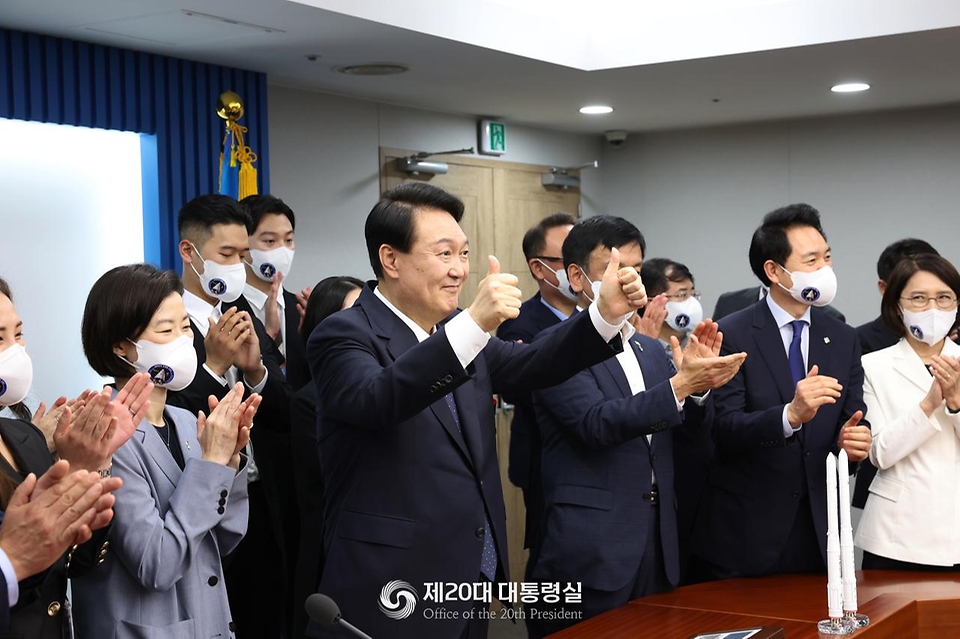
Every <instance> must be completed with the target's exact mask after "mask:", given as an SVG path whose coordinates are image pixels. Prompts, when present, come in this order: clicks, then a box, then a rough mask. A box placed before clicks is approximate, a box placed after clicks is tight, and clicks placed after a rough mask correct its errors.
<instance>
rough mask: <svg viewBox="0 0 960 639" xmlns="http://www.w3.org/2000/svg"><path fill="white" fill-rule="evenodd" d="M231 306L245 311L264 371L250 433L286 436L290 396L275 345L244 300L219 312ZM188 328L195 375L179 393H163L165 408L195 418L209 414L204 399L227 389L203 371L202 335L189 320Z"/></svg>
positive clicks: (288, 426)
mask: <svg viewBox="0 0 960 639" xmlns="http://www.w3.org/2000/svg"><path fill="white" fill-rule="evenodd" d="M231 306H235V307H237V310H239V311H246V312H247V313H248V314H249V315H250V319H251V320H252V321H253V327H254V330H255V331H256V332H257V337H258V338H259V340H260V355H261V358H262V359H263V365H264V366H265V367H266V369H267V383H266V385H265V386H264V387H263V392H262V393H260V395H261V396H262V397H263V401H262V402H261V404H260V408H259V410H258V411H257V419H256V425H257V426H258V427H259V428H255V429H254V430H253V433H257V431H258V430H259V431H261V432H262V430H264V429H269V430H274V431H279V432H289V430H290V398H291V397H292V395H293V392H292V390H291V388H290V384H288V383H287V380H286V377H285V376H284V374H283V371H281V370H280V361H281V358H280V352H279V351H278V350H277V345H276V344H274V342H273V340H272V339H270V336H269V335H267V331H266V330H265V329H264V327H263V324H262V323H261V322H260V320H258V319H257V317H256V315H255V314H254V312H253V309H252V308H250V303H249V302H247V300H246V298H244V297H243V296H242V295H241V296H240V297H238V298H237V299H236V300H235V301H233V302H230V303H229V304H227V303H223V305H222V308H223V309H224V310H227V309H229V308H230V307H231ZM190 327H191V328H192V329H193V347H194V349H195V350H196V351H197V374H196V376H195V377H194V378H193V381H192V382H191V383H190V385H189V386H187V387H186V388H184V389H183V390H182V391H176V392H168V393H167V405H168V406H177V407H179V408H184V409H186V410H188V411H190V412H191V413H193V414H194V415H196V414H197V413H198V412H199V411H201V410H202V411H203V412H204V413H207V412H208V411H209V408H208V404H207V397H209V396H210V395H213V396H215V397H217V398H218V399H222V398H223V396H224V395H226V394H227V391H229V390H230V388H229V385H228V386H224V385H223V384H221V383H220V381H219V380H218V379H217V378H215V377H214V376H213V375H211V374H210V373H209V372H208V371H207V369H206V368H204V367H203V364H204V362H206V361H207V348H206V346H205V345H204V342H203V340H204V338H205V337H206V335H204V334H203V333H201V332H200V329H199V327H197V325H196V324H194V323H193V320H190ZM252 437H254V438H256V434H253V435H252ZM254 444H255V445H256V441H254Z"/></svg>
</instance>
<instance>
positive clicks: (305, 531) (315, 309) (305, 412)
mask: <svg viewBox="0 0 960 639" xmlns="http://www.w3.org/2000/svg"><path fill="white" fill-rule="evenodd" d="M362 288H363V282H361V281H360V280H358V279H357V278H355V277H348V276H346V275H334V276H331V277H326V278H324V279H322V280H320V282H319V283H318V284H317V285H316V286H314V287H313V292H312V293H310V299H309V301H308V302H307V310H306V312H305V313H304V315H303V323H302V324H301V325H300V336H301V337H302V338H303V343H304V344H306V343H307V341H308V340H309V339H310V333H312V332H313V329H315V328H316V327H317V325H318V324H320V322H322V321H323V320H325V319H326V318H327V317H329V316H330V315H333V314H334V313H336V312H337V311H341V310H343V309H345V308H350V307H351V306H353V303H354V302H356V301H357V297H359V296H360V289H362ZM290 421H291V423H290V443H291V447H292V449H293V478H294V490H295V492H296V494H297V507H298V509H299V511H300V548H299V551H298V554H297V567H296V571H295V573H294V595H293V596H294V601H296V602H303V601H305V600H306V599H307V597H309V596H310V595H312V594H313V593H315V592H316V591H317V584H318V583H320V571H321V569H322V568H323V560H322V557H321V552H320V551H321V548H320V546H321V544H322V540H323V504H324V496H323V475H322V474H321V472H320V450H319V449H318V448H317V400H316V389H315V388H314V385H313V382H310V383H308V384H306V385H305V386H304V387H303V388H301V389H300V390H299V391H298V392H297V394H296V395H294V397H293V400H292V401H291V405H290ZM293 626H294V632H293V636H294V637H303V636H304V634H305V633H306V629H307V614H306V611H305V610H304V608H303V606H302V605H297V606H295V609H294V620H293Z"/></svg>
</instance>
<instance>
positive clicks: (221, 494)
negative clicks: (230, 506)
mask: <svg viewBox="0 0 960 639" xmlns="http://www.w3.org/2000/svg"><path fill="white" fill-rule="evenodd" d="M220 498H221V499H226V498H227V491H225V490H221V491H220Z"/></svg>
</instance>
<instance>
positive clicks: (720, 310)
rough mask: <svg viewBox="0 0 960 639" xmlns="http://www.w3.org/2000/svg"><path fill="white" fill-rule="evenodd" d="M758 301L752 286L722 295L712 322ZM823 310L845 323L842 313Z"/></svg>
mask: <svg viewBox="0 0 960 639" xmlns="http://www.w3.org/2000/svg"><path fill="white" fill-rule="evenodd" d="M759 299H760V287H759V286H752V287H750V288H742V289H740V290H738V291H730V292H728V293H723V294H722V295H721V296H720V298H719V299H718V300H717V306H716V307H715V308H714V309H713V321H715V322H717V321H720V318H721V317H726V316H727V315H733V314H734V313H736V312H737V311H742V310H743V309H745V308H748V307H750V306H753V305H754V304H756V303H757V300H759ZM823 310H824V311H826V312H827V314H828V315H830V316H832V317H834V318H835V319H838V320H840V321H841V322H846V321H847V318H846V317H845V316H844V315H843V313H841V312H840V311H838V310H837V309H835V308H834V307H832V306H829V305H827V306H824V307H823Z"/></svg>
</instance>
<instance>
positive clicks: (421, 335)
mask: <svg viewBox="0 0 960 639" xmlns="http://www.w3.org/2000/svg"><path fill="white" fill-rule="evenodd" d="M373 294H374V295H376V296H377V297H378V298H379V299H380V301H381V302H383V303H384V304H385V305H386V307H387V308H389V309H390V310H391V311H392V312H393V314H394V315H396V316H397V317H399V318H400V321H401V322H403V323H404V324H406V325H407V328H409V329H410V330H411V331H413V335H414V337H416V338H417V341H418V342H422V341H423V340H425V339H427V338H428V337H430V333H433V331H434V330H436V326H434V327H433V328H432V329H430V333H427V332H426V331H425V330H423V329H422V328H420V325H419V324H417V323H416V322H414V321H413V320H412V319H410V318H409V317H407V316H406V315H404V314H403V312H402V311H401V310H400V309H399V308H397V307H396V306H394V305H393V304H392V303H391V302H390V300H388V299H387V298H386V297H385V296H384V294H383V293H382V292H381V291H380V287H379V286H377V287H376V288H374V289H373Z"/></svg>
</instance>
